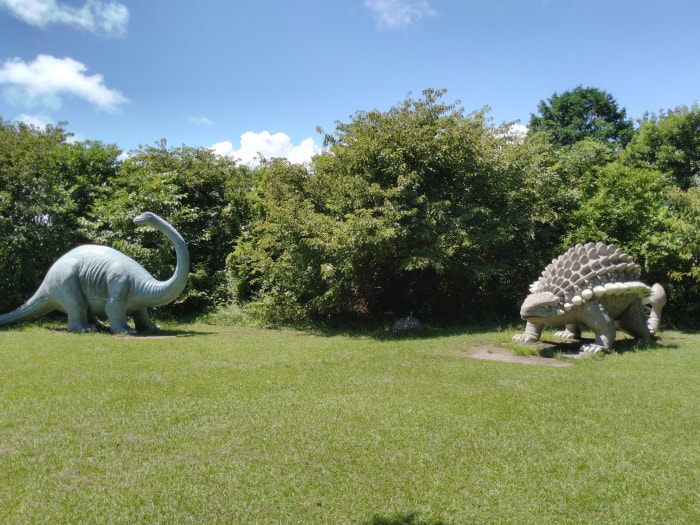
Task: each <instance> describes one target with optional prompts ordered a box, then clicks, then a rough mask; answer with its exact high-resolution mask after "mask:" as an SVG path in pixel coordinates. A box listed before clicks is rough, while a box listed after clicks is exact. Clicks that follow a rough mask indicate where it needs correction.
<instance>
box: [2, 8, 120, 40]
mask: <svg viewBox="0 0 700 525" xmlns="http://www.w3.org/2000/svg"><path fill="white" fill-rule="evenodd" d="M0 7H5V8H6V9H8V10H9V11H10V12H12V14H13V15H14V16H15V17H17V18H19V19H20V20H22V21H23V22H26V23H27V24H30V25H33V26H37V27H46V26H47V25H49V24H66V25H70V26H76V27H79V28H81V29H85V30H87V31H91V32H104V33H106V34H109V35H114V36H119V35H122V34H124V33H125V32H126V26H127V23H128V22H129V10H128V9H127V7H126V6H125V5H124V4H120V3H119V2H102V1H100V0H87V1H86V2H85V4H84V5H83V6H82V7H73V6H69V5H65V4H59V3H58V2H56V0H0Z"/></svg>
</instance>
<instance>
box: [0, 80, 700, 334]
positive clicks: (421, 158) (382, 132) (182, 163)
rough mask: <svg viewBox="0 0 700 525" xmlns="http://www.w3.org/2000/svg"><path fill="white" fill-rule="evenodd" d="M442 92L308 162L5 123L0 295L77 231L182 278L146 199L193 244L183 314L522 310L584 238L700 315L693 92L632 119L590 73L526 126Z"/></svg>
mask: <svg viewBox="0 0 700 525" xmlns="http://www.w3.org/2000/svg"><path fill="white" fill-rule="evenodd" d="M444 95H445V92H444V91H439V90H432V89H431V90H426V91H424V92H423V93H422V97H420V98H417V99H414V98H412V97H409V98H407V99H406V100H405V101H403V102H402V103H400V104H397V105H396V106H394V107H392V108H390V109H389V110H388V111H385V112H382V111H378V110H373V111H358V112H357V113H355V114H354V115H353V116H352V117H351V118H350V121H349V122H339V123H337V124H336V128H335V130H334V131H333V132H332V133H323V131H322V130H321V132H322V133H323V135H324V150H323V152H322V153H321V154H319V155H318V156H316V157H315V158H314V159H313V160H312V161H311V162H310V164H309V165H300V164H291V163H289V162H288V161H286V160H283V159H268V160H264V161H263V162H262V163H261V165H260V166H258V167H256V168H249V167H246V166H240V165H237V164H236V163H235V162H234V161H233V160H231V159H229V158H226V157H221V156H218V155H216V154H214V153H213V152H212V151H211V150H209V149H206V148H191V147H187V146H182V147H177V148H172V147H168V145H167V143H166V142H165V141H164V140H163V141H161V142H160V143H157V144H155V145H154V146H148V147H140V148H139V149H138V150H137V151H132V152H129V154H127V155H123V154H122V152H121V151H120V150H119V149H118V148H117V147H116V146H112V145H105V144H102V143H100V142H93V141H85V142H75V141H73V140H72V137H71V136H70V134H69V133H67V132H66V131H65V129H64V127H63V125H61V124H59V125H58V126H56V127H53V126H49V127H47V128H45V129H37V128H33V127H30V126H26V125H24V124H21V123H10V122H5V121H2V119H0V239H1V242H0V289H1V290H2V292H3V293H2V294H0V311H6V310H9V309H11V308H14V307H16V306H17V305H18V304H20V303H21V302H22V301H24V300H25V299H27V298H28V297H29V295H31V293H33V291H34V289H35V288H36V286H37V285H38V283H39V282H40V281H41V279H42V277H43V275H44V273H45V272H46V270H47V268H48V267H49V266H50V264H51V263H52V262H53V260H55V259H56V258H57V257H58V256H59V255H61V254H62V253H63V252H65V251H67V250H68V249H70V248H71V247H73V246H75V245H76V244H81V243H87V242H94V243H100V244H108V245H111V246H114V247H115V248H117V249H119V250H122V251H123V252H125V253H127V254H128V255H130V256H132V257H134V258H136V259H137V260H139V261H140V262H142V264H144V266H146V268H148V269H149V270H150V271H152V273H154V274H155V275H156V276H157V277H164V276H167V275H169V274H170V273H171V272H172V266H173V264H174V254H173V253H172V250H171V247H170V245H169V244H168V243H167V242H164V240H163V239H162V237H161V236H160V235H159V234H157V233H156V232H152V231H148V230H144V229H137V228H136V227H135V225H134V224H133V223H132V218H133V217H134V216H135V215H137V214H138V213H140V212H142V211H145V210H151V211H154V212H156V213H158V214H159V215H161V216H162V217H164V218H165V219H167V220H168V221H169V222H171V223H172V224H173V225H174V226H175V227H176V228H177V229H178V230H179V231H180V232H181V233H182V235H183V237H184V238H185V239H186V240H187V242H188V245H189V247H190V251H191V255H192V269H191V276H190V280H189V284H188V287H187V289H186V290H185V292H184V294H183V295H182V296H181V297H180V299H178V301H177V302H176V303H175V304H173V305H170V306H169V307H166V308H164V309H163V311H164V312H166V313H170V314H178V315H181V314H192V315H196V314H199V313H202V312H204V311H206V310H208V309H211V308H216V307H218V306H222V305H225V304H227V303H231V302H236V303H239V304H241V305H243V306H244V307H245V309H246V311H247V312H248V313H249V314H250V315H251V316H254V317H256V318H258V319H260V320H263V321H266V322H273V323H286V322H300V321H314V320H329V319H363V320H382V319H387V318H393V317H399V316H405V315H408V314H409V313H413V314H414V315H416V316H418V317H421V318H423V319H426V320H446V321H448V320H449V321H476V320H482V319H485V318H490V317H491V318H493V317H506V318H510V319H513V320H515V319H517V307H518V305H519V303H520V302H521V300H522V298H523V297H524V295H525V294H526V293H527V287H528V286H527V285H528V283H529V282H531V281H533V280H534V279H535V278H536V277H537V275H538V274H539V272H540V271H541V270H542V269H543V267H544V265H545V264H546V263H547V262H548V261H550V260H551V259H552V258H553V257H555V256H557V255H558V254H559V253H561V252H562V251H564V250H566V249H567V248H569V247H570V246H571V245H572V244H575V243H577V242H587V241H604V242H613V243H616V244H618V245H620V246H621V247H623V248H624V249H625V250H627V251H628V252H629V253H631V254H632V255H633V256H634V257H635V259H636V260H637V261H638V262H639V263H640V264H641V265H642V267H643V270H644V277H645V279H646V280H647V281H649V282H651V281H660V282H662V283H663V284H664V285H666V286H667V287H668V288H669V289H670V291H671V299H672V301H671V304H670V307H669V309H668V312H669V315H670V317H671V318H672V319H674V320H675V321H676V322H682V321H684V320H688V319H692V318H693V317H694V316H695V315H696V314H697V313H698V305H700V232H699V229H698V221H699V220H700V195H699V194H698V192H699V191H700V190H699V187H700V184H699V182H700V181H699V180H698V176H699V175H700V173H699V172H700V109H699V108H698V106H697V105H693V106H692V107H679V108H676V109H673V110H668V111H665V112H662V113H660V114H658V115H644V116H643V117H642V118H641V119H640V120H639V123H638V126H636V127H635V126H634V125H633V123H632V122H631V121H630V120H628V118H627V116H626V114H625V111H624V109H621V108H619V107H618V105H617V102H616V101H615V99H614V98H612V96H610V95H609V94H608V93H606V92H604V91H601V90H599V89H596V88H584V87H581V86H579V87H577V88H575V89H573V90H571V91H567V92H564V93H562V94H554V95H553V96H552V97H551V98H549V99H548V100H546V101H541V102H540V104H539V106H538V114H533V115H532V117H531V120H530V122H529V131H528V132H527V134H525V135H521V134H518V133H516V132H514V131H513V129H514V128H513V127H512V125H511V123H505V124H502V125H495V124H494V123H493V122H492V120H491V118H490V117H489V114H488V110H487V109H484V110H480V111H475V112H472V113H469V114H465V112H464V110H463V109H462V108H461V107H460V106H459V102H456V103H446V102H444V101H443V97H444Z"/></svg>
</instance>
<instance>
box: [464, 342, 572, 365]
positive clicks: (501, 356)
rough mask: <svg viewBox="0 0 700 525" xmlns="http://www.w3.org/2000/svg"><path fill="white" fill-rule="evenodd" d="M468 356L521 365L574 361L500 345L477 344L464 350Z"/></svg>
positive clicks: (561, 363)
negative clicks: (519, 353) (526, 353)
mask: <svg viewBox="0 0 700 525" xmlns="http://www.w3.org/2000/svg"><path fill="white" fill-rule="evenodd" d="M465 353H466V354H467V355H468V356H469V357H474V358H476V359H485V360H487V361H502V362H506V363H521V364H523V365H538V366H556V367H560V366H572V365H573V364H574V363H572V362H570V361H563V360H561V359H554V358H553V357H542V356H536V355H518V354H516V353H514V352H512V351H511V350H508V349H507V348H501V347H500V346H493V345H489V346H478V347H476V348H470V349H469V350H467V351H466V352H465Z"/></svg>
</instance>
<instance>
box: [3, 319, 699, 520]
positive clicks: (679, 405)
mask: <svg viewBox="0 0 700 525" xmlns="http://www.w3.org/2000/svg"><path fill="white" fill-rule="evenodd" d="M54 328H55V326H52V325H35V326H25V327H19V328H14V329H9V330H7V329H6V330H2V331H0V523H3V524H15V523H47V524H59V523H88V524H135V523H163V524H165V523H173V524H184V523H204V524H213V523H260V524H268V523H289V524H292V523H322V524H344V523H356V524H373V525H381V524H384V525H400V524H414V525H418V524H471V523H495V524H504V523H518V524H521V523H532V524H535V523H537V524H541V523H582V524H583V523H585V524H590V523H630V524H632V523H634V524H646V523H664V524H670V523H699V522H700V335H697V334H687V333H681V332H663V333H662V337H663V342H664V345H663V346H662V345H654V346H652V347H650V348H648V349H643V350H634V348H633V347H632V346H630V345H627V346H624V344H623V347H624V348H625V349H626V350H628V351H625V352H623V353H621V354H614V355H611V356H607V357H605V358H603V359H590V360H584V361H577V362H576V363H575V364H574V365H573V366H566V367H551V366H533V365H527V364H519V363H508V362H497V361H486V360H480V359H475V358H473V357H470V356H469V352H470V351H471V350H472V349H474V348H477V347H487V348H495V347H498V346H508V345H507V342H508V341H509V340H510V337H511V335H512V333H513V332H512V331H508V330H505V331H499V330H491V331H488V330H483V331H481V330H476V329H475V330H470V329H465V330H464V331H463V332H461V333H460V332H458V331H454V330H452V331H445V332H442V331H437V330H436V331H434V332H431V333H429V334H427V335H426V336H424V337H420V338H406V339H395V338H390V337H372V335H371V334H370V335H364V336H352V335H319V334H307V333H300V332H294V331H284V330H263V329H255V328H247V327H224V326H210V325H205V324H195V325H187V326H175V325H171V326H168V327H166V328H169V329H172V330H173V331H172V332H166V333H165V336H160V337H152V338H145V337H135V338H134V337H132V338H129V337H115V336H111V335H108V334H91V335H73V334H68V333H66V332H65V331H63V330H57V329H54Z"/></svg>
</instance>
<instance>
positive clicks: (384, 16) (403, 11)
mask: <svg viewBox="0 0 700 525" xmlns="http://www.w3.org/2000/svg"><path fill="white" fill-rule="evenodd" d="M365 7H367V8H368V9H369V10H370V11H372V12H373V13H374V16H375V18H376V20H377V26H378V27H380V28H382V29H401V28H404V27H408V26H410V25H411V24H413V23H415V22H417V21H418V20H420V19H421V18H424V17H426V16H435V15H437V11H435V10H433V9H432V8H431V7H430V5H429V4H428V1H427V0H412V1H407V0H365Z"/></svg>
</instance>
